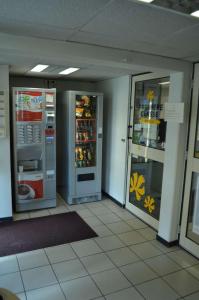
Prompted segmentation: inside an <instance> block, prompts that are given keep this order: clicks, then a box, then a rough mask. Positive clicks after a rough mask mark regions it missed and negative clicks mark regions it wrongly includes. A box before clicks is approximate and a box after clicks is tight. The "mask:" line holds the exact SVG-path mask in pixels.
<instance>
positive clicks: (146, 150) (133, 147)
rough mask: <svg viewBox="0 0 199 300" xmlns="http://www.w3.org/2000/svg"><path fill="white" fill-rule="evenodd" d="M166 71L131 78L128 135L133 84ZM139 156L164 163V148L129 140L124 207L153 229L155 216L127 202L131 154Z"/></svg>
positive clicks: (153, 77) (133, 90) (161, 74)
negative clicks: (160, 148)
mask: <svg viewBox="0 0 199 300" xmlns="http://www.w3.org/2000/svg"><path fill="white" fill-rule="evenodd" d="M168 76H169V73H168V72H163V73H150V74H145V75H139V76H135V77H133V78H132V96H131V115H130V124H131V127H132V128H131V129H130V131H129V135H130V137H132V133H133V118H134V98H135V84H136V82H140V81H145V80H151V79H159V78H164V77H168ZM133 154H134V155H136V156H141V157H144V158H148V159H151V160H154V161H158V162H161V163H163V164H164V150H158V149H153V148H150V147H146V146H141V145H138V144H134V143H132V142H131V140H130V142H129V155H128V177H127V178H128V179H127V193H126V208H127V209H128V210H129V211H131V212H132V213H133V214H135V215H136V216H137V217H138V218H140V219H142V220H143V221H144V222H146V223H147V224H149V225H150V226H151V227H153V228H154V229H156V230H158V227H159V221H158V220H156V219H155V218H153V217H151V216H150V215H149V214H147V213H145V212H144V211H142V210H141V209H139V208H137V207H136V206H135V205H133V204H132V203H130V202H129V184H130V172H131V157H132V155H133Z"/></svg>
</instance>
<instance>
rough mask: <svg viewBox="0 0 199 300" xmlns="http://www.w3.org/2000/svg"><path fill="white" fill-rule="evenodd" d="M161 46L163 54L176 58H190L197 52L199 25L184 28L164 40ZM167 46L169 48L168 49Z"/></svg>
mask: <svg viewBox="0 0 199 300" xmlns="http://www.w3.org/2000/svg"><path fill="white" fill-rule="evenodd" d="M161 45H162V46H163V47H164V49H163V53H164V54H166V55H169V56H173V55H174V56H175V57H178V58H183V57H188V56H192V55H194V54H196V53H198V52H199V24H198V25H196V26H192V27H190V28H187V29H186V28H185V29H184V30H181V31H179V32H176V33H174V34H172V35H171V36H169V37H167V38H165V39H164V40H163V41H162V43H161ZM167 46H170V49H168V47H167Z"/></svg>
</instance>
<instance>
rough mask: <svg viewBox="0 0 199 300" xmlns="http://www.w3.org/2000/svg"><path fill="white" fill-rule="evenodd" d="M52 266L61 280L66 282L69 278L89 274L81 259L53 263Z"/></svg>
mask: <svg viewBox="0 0 199 300" xmlns="http://www.w3.org/2000/svg"><path fill="white" fill-rule="evenodd" d="M52 268H53V270H54V272H55V274H56V276H57V278H58V280H59V282H64V281H67V280H72V279H75V278H78V277H83V276H86V275H88V273H87V272H86V270H85V268H84V266H83V264H82V263H81V262H80V261H79V259H74V260H69V261H64V262H60V263H57V264H53V265H52Z"/></svg>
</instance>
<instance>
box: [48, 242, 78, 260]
mask: <svg viewBox="0 0 199 300" xmlns="http://www.w3.org/2000/svg"><path fill="white" fill-rule="evenodd" d="M45 252H46V254H47V256H48V258H49V260H50V262H51V264H53V263H57V262H61V261H64V260H70V259H74V258H76V257H77V256H76V254H75V252H74V251H73V249H72V247H71V246H70V245H69V244H64V245H59V246H54V247H49V248H45Z"/></svg>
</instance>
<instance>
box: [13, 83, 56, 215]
mask: <svg viewBox="0 0 199 300" xmlns="http://www.w3.org/2000/svg"><path fill="white" fill-rule="evenodd" d="M55 117H56V90H55V89H35V88H34V89H33V88H13V126H12V128H13V130H12V132H13V160H14V172H13V173H14V176H13V177H14V187H15V203H16V206H15V207H16V211H27V210H34V209H40V208H47V207H55V206H56V120H55Z"/></svg>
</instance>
